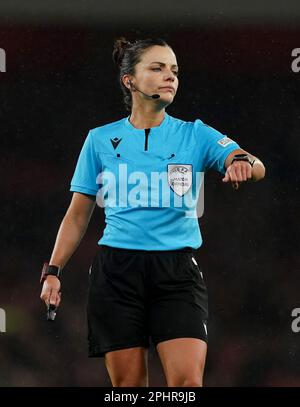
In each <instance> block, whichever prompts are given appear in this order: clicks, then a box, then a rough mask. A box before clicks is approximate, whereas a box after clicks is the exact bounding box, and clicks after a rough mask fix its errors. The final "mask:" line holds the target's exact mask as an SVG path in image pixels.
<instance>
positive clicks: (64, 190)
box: [0, 0, 300, 386]
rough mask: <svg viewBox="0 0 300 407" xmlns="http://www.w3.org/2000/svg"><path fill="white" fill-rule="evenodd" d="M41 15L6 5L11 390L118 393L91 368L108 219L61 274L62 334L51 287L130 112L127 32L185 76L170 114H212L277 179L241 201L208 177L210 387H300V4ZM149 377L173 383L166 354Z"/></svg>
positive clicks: (100, 365)
mask: <svg viewBox="0 0 300 407" xmlns="http://www.w3.org/2000/svg"><path fill="white" fill-rule="evenodd" d="M41 3H43V2H41ZM41 3H38V2H36V1H33V0H32V1H29V2H25V3H21V2H20V1H11V2H3V3H2V4H1V6H0V12H1V13H0V48H3V49H5V51H6V56H7V69H6V72H5V73H0V129H1V155H0V160H1V161H0V162H1V184H2V185H1V192H2V193H1V231H0V233H1V257H0V308H3V309H4V310H5V311H6V317H7V332H5V333H0V386H109V385H110V381H109V377H108V375H107V372H106V369H105V366H104V360H103V358H102V359H88V358H87V341H86V317H85V304H86V300H87V282H88V269H89V265H90V263H91V260H92V258H93V256H94V254H95V251H96V248H97V241H98V240H99V238H100V237H101V235H102V230H103V228H104V218H103V214H102V210H101V209H100V208H98V207H97V208H96V209H95V212H94V215H93V218H92V220H91V223H90V226H89V228H88V231H87V233H86V235H85V237H84V239H83V241H82V243H81V244H80V246H79V248H78V249H77V251H76V252H75V254H74V255H73V257H72V258H71V260H70V261H69V263H68V264H67V266H66V267H65V269H64V275H63V302H62V306H61V308H60V309H59V312H58V316H57V320H56V322H55V323H53V324H51V323H48V322H47V321H46V320H45V306H44V304H43V303H42V302H41V301H40V299H39V295H40V289H41V287H40V285H39V276H40V270H41V265H42V263H43V262H44V261H46V260H48V259H49V258H50V255H51V252H52V249H53V245H54V242H55V238H56V234H57V231H58V227H59V225H60V222H61V220H62V218H63V216H64V214H65V212H66V210H67V207H68V205H69V202H70V199H71V193H70V192H69V184H70V180H71V177H72V175H73V171H74V168H75V165H76V161H77V158H78V154H79V152H80V149H81V147H82V143H83V141H84V139H85V137H86V135H87V132H88V130H89V129H91V128H94V127H96V126H101V125H103V124H106V123H109V122H111V121H114V120H118V119H120V118H122V117H124V116H127V115H128V113H127V112H126V111H125V109H124V107H123V104H122V96H121V90H120V88H119V84H118V73H117V70H116V69H115V67H114V65H113V63H112V59H111V53H112V47H113V41H114V39H115V38H117V37H118V36H120V35H124V36H125V37H126V38H128V39H129V40H135V39H141V38H148V37H162V38H164V39H165V40H166V41H167V42H168V43H169V44H170V45H171V46H172V47H173V49H174V51H175V53H176V55H177V60H178V63H179V67H180V85H179V91H178V94H177V97H176V99H175V101H174V103H173V104H172V105H171V106H170V107H169V108H168V109H167V112H168V113H169V114H171V115H172V116H175V117H178V118H181V119H183V120H195V119H197V118H200V119H201V120H203V121H204V122H205V123H207V124H209V125H210V126H212V127H215V128H216V129H218V130H219V131H221V132H222V133H224V134H227V135H228V136H229V137H232V138H233V139H234V140H236V141H237V142H238V143H239V144H240V146H241V147H242V148H244V149H245V150H247V151H249V152H250V153H252V154H254V155H257V156H258V157H259V158H260V159H261V160H262V161H263V162H264V164H265V167H266V178H265V179H264V180H263V181H261V182H259V183H257V184H255V183H252V184H244V185H242V187H241V188H240V189H239V190H238V191H234V190H233V189H232V188H231V186H230V185H224V184H223V183H222V181H221V178H222V176H221V174H218V173H214V172H211V173H207V175H206V183H205V209H204V215H203V216H202V218H201V219H200V220H199V221H200V226H201V231H202V234H203V238H204V244H203V246H202V247H201V248H200V249H199V250H198V252H197V258H198V260H199V262H200V264H201V266H202V270H203V273H204V277H205V280H206V283H207V286H208V291H209V306H210V324H209V334H210V342H209V349H208V358H207V363H206V372H205V385H206V386H299V385H300V364H299V351H300V346H299V340H300V333H299V334H297V333H293V332H292V329H291V322H292V317H291V312H292V310H293V309H294V308H296V307H299V306H300V298H299V292H300V291H299V288H300V284H299V271H300V270H299V269H300V267H299V233H298V229H299V204H298V197H299V184H300V183H299V170H300V164H299V152H300V148H299V147H300V141H299V133H300V96H299V91H300V72H299V73H298V74H297V73H294V72H293V71H292V69H291V63H292V59H293V58H292V57H291V52H292V50H293V49H294V48H297V47H300V5H299V3H298V5H297V2H294V1H291V2H290V5H289V6H290V7H288V6H287V5H288V3H289V2H285V7H283V6H280V4H279V3H278V4H277V2H276V1H275V2H271V3H270V4H271V7H268V6H267V4H266V5H265V6H264V5H261V4H259V2H256V1H253V2H251V5H249V4H248V5H247V7H246V6H239V5H238V2H235V1H228V2H227V4H226V2H224V6H222V7H221V6H220V5H219V3H218V2H214V1H213V2H210V5H207V4H206V5H201V4H199V2H195V1H185V2H183V4H182V5H180V6H178V5H175V4H174V3H172V2H169V1H166V2H159V3H160V4H156V3H153V4H152V6H151V9H149V4H148V2H143V1H141V2H138V3H137V2H124V3H121V2H110V3H111V5H110V4H109V2H107V1H104V2H102V3H101V2H92V1H80V0H76V1H74V2H72V3H71V2H67V1H66V2H63V1H62V2H57V1H53V2H49V3H43V6H42V5H41ZM100 3H101V4H100ZM135 6H136V7H135ZM101 7H102V8H101ZM281 7H282V8H281ZM149 370H150V385H151V386H164V385H165V379H164V375H163V372H162V368H161V365H160V362H159V359H158V356H157V355H156V353H155V349H154V348H153V347H152V348H151V349H150V352H149Z"/></svg>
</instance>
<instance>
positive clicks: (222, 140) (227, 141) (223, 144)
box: [218, 136, 234, 147]
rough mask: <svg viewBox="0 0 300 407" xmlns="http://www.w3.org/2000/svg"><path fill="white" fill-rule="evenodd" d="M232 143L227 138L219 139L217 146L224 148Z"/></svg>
mask: <svg viewBox="0 0 300 407" xmlns="http://www.w3.org/2000/svg"><path fill="white" fill-rule="evenodd" d="M232 143H234V141H233V140H231V138H229V137H227V136H225V137H223V138H221V139H220V140H219V141H218V144H220V146H222V147H226V146H228V144H232Z"/></svg>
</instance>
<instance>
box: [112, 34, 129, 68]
mask: <svg viewBox="0 0 300 407" xmlns="http://www.w3.org/2000/svg"><path fill="white" fill-rule="evenodd" d="M131 45H132V44H131V43H130V42H129V41H127V40H126V39H125V38H124V37H120V38H118V39H117V40H115V42H114V50H113V54H112V57H113V61H114V63H115V64H116V65H117V66H118V67H120V66H121V64H122V59H123V57H124V54H125V50H126V48H128V47H130V46H131Z"/></svg>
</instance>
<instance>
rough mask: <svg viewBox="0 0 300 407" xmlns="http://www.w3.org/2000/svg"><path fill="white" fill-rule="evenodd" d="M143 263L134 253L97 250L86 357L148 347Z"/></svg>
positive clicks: (91, 280)
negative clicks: (87, 354) (87, 355)
mask: <svg viewBox="0 0 300 407" xmlns="http://www.w3.org/2000/svg"><path fill="white" fill-rule="evenodd" d="M143 267H144V266H143V261H142V259H140V256H138V255H136V254H135V253H133V252H132V253H131V252H130V253H128V252H127V251H124V250H118V249H114V248H108V247H106V248H102V247H101V248H100V250H99V252H98V254H97V256H96V258H95V260H94V262H93V265H92V268H91V275H90V284H89V295H88V309H87V313H88V340H89V356H90V357H96V356H98V357H100V356H104V355H105V353H107V352H111V351H116V350H123V349H128V348H134V347H145V348H147V347H148V346H149V334H148V326H147V318H146V306H145V303H144V297H145V284H144V278H143Z"/></svg>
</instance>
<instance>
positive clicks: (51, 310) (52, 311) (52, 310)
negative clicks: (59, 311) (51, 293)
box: [47, 304, 56, 321]
mask: <svg viewBox="0 0 300 407" xmlns="http://www.w3.org/2000/svg"><path fill="white" fill-rule="evenodd" d="M55 317H56V306H55V305H53V304H49V305H48V306H47V321H54V320H55Z"/></svg>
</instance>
